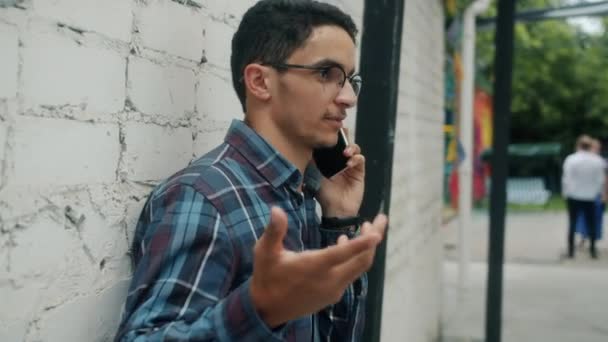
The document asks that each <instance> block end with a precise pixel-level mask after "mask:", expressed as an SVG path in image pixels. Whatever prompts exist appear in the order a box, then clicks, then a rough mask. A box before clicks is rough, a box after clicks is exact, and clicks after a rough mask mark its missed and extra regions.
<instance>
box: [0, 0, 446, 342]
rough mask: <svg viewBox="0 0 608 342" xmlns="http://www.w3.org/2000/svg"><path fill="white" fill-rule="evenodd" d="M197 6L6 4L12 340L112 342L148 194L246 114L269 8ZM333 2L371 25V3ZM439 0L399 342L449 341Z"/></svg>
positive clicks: (430, 5)
mask: <svg viewBox="0 0 608 342" xmlns="http://www.w3.org/2000/svg"><path fill="white" fill-rule="evenodd" d="M193 2H194V3H196V4H198V5H197V6H192V5H184V4H183V2H181V1H170V0H146V1H142V0H107V1H103V2H100V1H94V0H44V1H43V0H26V1H23V2H21V4H20V7H23V9H21V8H15V7H9V8H0V46H2V53H1V54H0V75H2V77H0V228H1V229H0V301H2V303H3V305H2V306H0V341H25V342H31V341H61V342H76V341H78V342H80V341H92V342H102V341H110V340H111V339H112V336H113V334H114V332H115V329H116V325H117V323H118V318H119V311H120V306H121V304H122V303H123V301H124V296H125V294H126V289H127V286H128V278H129V276H130V272H131V270H130V267H129V259H128V257H127V256H126V251H127V247H128V246H129V244H130V243H131V240H132V234H133V230H134V228H135V222H136V220H137V217H138V216H139V213H140V210H141V207H142V206H143V203H144V201H145V200H146V197H147V195H148V193H149V191H150V190H151V188H152V186H153V185H154V184H155V183H157V182H158V181H160V180H162V179H163V178H165V177H167V176H169V175H170V174H171V173H173V172H175V171H176V170H178V169H180V168H181V167H183V166H185V165H186V164H187V163H188V162H190V161H191V160H192V159H193V158H194V157H195V156H199V155H201V154H202V153H204V152H206V151H208V150H209V149H211V148H213V147H214V146H216V145H217V144H218V143H219V142H220V141H221V140H222V139H223V137H224V135H225V131H226V128H227V127H228V126H229V124H230V121H231V119H233V118H242V115H243V114H242V111H241V107H240V104H239V103H238V100H237V97H236V94H235V93H234V90H233V88H232V84H231V77H230V70H229V57H230V40H231V37H232V34H233V32H234V30H235V29H236V26H237V24H238V22H239V19H240V17H241V16H242V14H243V12H244V11H245V10H246V9H247V8H248V7H249V6H251V5H252V4H254V3H255V2H256V1H255V0H239V1H236V0H235V1H224V0H205V1H203V0H195V1H193ZM329 2H331V3H334V4H336V5H338V6H341V7H343V8H345V9H346V10H347V11H349V12H350V13H352V14H353V15H354V16H355V21H356V22H357V23H358V25H361V21H362V14H363V1H359V0H358V1H346V0H334V1H329ZM439 3H440V1H439V0H432V1H426V0H412V1H406V5H407V6H408V8H407V10H406V15H407V17H406V19H405V25H406V30H405V37H404V42H406V43H405V44H404V47H403V49H404V57H403V81H402V83H401V98H400V104H399V119H398V120H399V121H398V138H397V139H398V141H397V147H396V151H395V165H396V167H395V171H394V180H395V187H394V189H393V199H392V203H393V206H394V208H398V209H393V210H391V212H392V216H391V227H392V230H391V236H390V239H389V258H388V260H389V262H388V265H387V282H386V292H385V298H387V299H390V300H387V301H386V302H385V304H384V308H385V309H384V310H385V311H384V313H385V314H384V322H385V323H384V326H383V341H389V342H391V341H402V340H408V341H430V340H431V339H432V338H433V337H434V336H436V335H437V330H436V328H437V325H438V315H437V308H438V302H437V300H438V291H437V289H438V284H439V282H438V281H439V280H438V265H439V262H438V258H439V254H438V250H439V244H438V242H437V234H436V232H437V227H438V224H439V222H438V220H439V203H440V191H439V190H440V184H441V181H440V180H441V177H440V174H441V155H442V153H441V149H442V141H443V140H442V139H443V138H442V136H441V121H442V118H443V115H442V98H443V97H442V89H443V84H442V73H441V70H442V55H441V53H442V51H443V45H442V44H443V43H442V26H443V24H442V23H443V21H442V13H441V8H440V6H439ZM429 23H432V24H430V25H429ZM429 56H430V57H429ZM354 116H355V115H354V112H353V113H350V116H349V120H348V122H349V124H351V125H352V124H354V122H355V117H354ZM429 189H435V190H436V191H429ZM413 199H416V201H414V200H413ZM402 208H406V210H402ZM397 318H398V319H397Z"/></svg>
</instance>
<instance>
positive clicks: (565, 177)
mask: <svg viewBox="0 0 608 342" xmlns="http://www.w3.org/2000/svg"><path fill="white" fill-rule="evenodd" d="M569 160H570V157H569V156H568V157H566V160H564V165H563V167H562V196H563V197H568V195H569V190H570V189H569V188H570V162H569Z"/></svg>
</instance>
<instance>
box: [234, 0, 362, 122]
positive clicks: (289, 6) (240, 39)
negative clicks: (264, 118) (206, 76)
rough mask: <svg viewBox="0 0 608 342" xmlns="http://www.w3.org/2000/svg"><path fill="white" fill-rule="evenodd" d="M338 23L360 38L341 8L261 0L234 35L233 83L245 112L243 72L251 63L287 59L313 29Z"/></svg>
mask: <svg viewBox="0 0 608 342" xmlns="http://www.w3.org/2000/svg"><path fill="white" fill-rule="evenodd" d="M323 25H334V26H338V27H341V28H343V29H344V31H346V32H347V33H348V35H349V36H350V37H351V38H352V40H353V42H355V41H356V39H355V37H356V35H357V26H356V25H355V23H354V22H353V19H352V18H351V17H350V16H349V15H348V14H346V13H344V12H342V11H341V10H340V9H339V8H337V7H335V6H333V5H330V4H325V3H321V2H318V1H313V0H261V1H258V2H257V3H256V4H255V5H254V6H252V7H251V8H250V9H249V10H247V12H246V13H245V15H243V19H242V20H241V23H240V24H239V27H238V29H237V31H236V33H235V34H234V37H232V56H231V58H230V66H231V69H232V84H233V86H234V90H235V91H236V94H237V96H238V97H239V101H241V105H242V106H243V111H245V110H246V109H245V84H244V82H243V71H244V70H245V67H246V66H247V65H249V64H251V63H256V62H258V63H277V62H279V63H280V62H284V61H285V60H286V59H287V58H289V56H291V54H292V53H293V52H294V51H295V50H296V49H298V48H299V47H301V46H302V45H304V43H305V42H306V40H307V39H308V38H309V37H310V34H311V33H312V31H313V29H314V28H316V27H318V26H323Z"/></svg>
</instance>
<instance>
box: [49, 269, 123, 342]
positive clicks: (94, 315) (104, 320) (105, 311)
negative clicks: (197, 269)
mask: <svg viewBox="0 0 608 342" xmlns="http://www.w3.org/2000/svg"><path fill="white" fill-rule="evenodd" d="M128 286H129V282H128V281H119V282H116V283H115V285H113V286H112V287H110V288H108V289H106V290H105V291H103V292H101V293H99V294H93V293H90V294H89V295H86V296H84V297H80V298H76V299H74V300H73V301H71V302H69V303H66V304H64V305H61V306H59V307H57V308H56V309H55V310H53V311H52V312H51V313H49V314H48V315H45V318H44V319H42V320H41V321H40V323H39V327H40V331H39V335H40V336H43V337H44V340H45V341H109V340H111V339H112V338H113V337H114V333H115V332H116V329H117V328H118V323H119V319H120V315H119V314H118V313H119V312H120V307H121V306H122V305H123V303H124V300H125V298H126V294H127V290H128ZM66 322H70V323H69V325H70V327H69V328H67V329H66Z"/></svg>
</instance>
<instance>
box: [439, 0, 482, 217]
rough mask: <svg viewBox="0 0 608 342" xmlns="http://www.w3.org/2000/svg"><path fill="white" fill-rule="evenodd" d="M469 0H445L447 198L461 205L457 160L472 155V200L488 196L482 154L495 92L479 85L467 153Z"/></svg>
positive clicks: (450, 203) (449, 202)
mask: <svg viewBox="0 0 608 342" xmlns="http://www.w3.org/2000/svg"><path fill="white" fill-rule="evenodd" d="M470 2H471V1H470V0H445V2H444V4H445V10H446V22H445V30H446V35H445V37H446V56H445V111H444V112H445V113H444V115H445V117H444V120H445V121H444V134H445V139H444V144H445V146H444V147H445V150H444V158H445V168H444V202H445V204H446V207H448V208H452V209H456V208H457V207H458V164H459V163H460V162H461V161H462V160H464V158H473V177H474V179H473V200H474V201H481V200H482V199H483V198H484V197H485V196H486V186H485V179H486V177H487V175H488V172H489V170H488V169H487V167H486V165H484V163H482V161H481V154H482V153H483V151H484V150H485V149H486V148H489V147H490V146H491V144H492V96H491V95H490V94H489V93H488V92H486V91H484V90H481V89H479V88H478V89H476V91H475V98H474V147H473V156H466V155H464V152H463V149H462V147H461V145H460V143H459V135H458V131H459V129H458V127H459V121H460V120H459V119H460V115H459V113H458V108H459V104H460V103H459V100H460V84H461V82H462V58H461V56H462V54H461V37H462V14H463V12H464V9H465V8H466V6H468V4H469V3H470Z"/></svg>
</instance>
